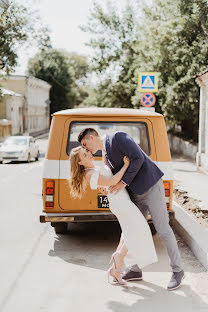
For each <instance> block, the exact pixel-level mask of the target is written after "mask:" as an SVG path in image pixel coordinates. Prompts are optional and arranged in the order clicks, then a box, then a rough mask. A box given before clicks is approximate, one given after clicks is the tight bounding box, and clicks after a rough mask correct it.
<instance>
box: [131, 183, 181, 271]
mask: <svg viewBox="0 0 208 312" xmlns="http://www.w3.org/2000/svg"><path fill="white" fill-rule="evenodd" d="M126 189H127V191H128V193H129V196H130V198H131V200H132V202H133V203H134V204H135V205H136V206H137V207H138V208H139V209H140V211H141V212H142V214H143V215H144V217H145V218H146V220H147V218H148V213H150V215H151V217H152V221H153V224H154V226H155V229H156V230H157V233H158V235H159V236H160V237H161V238H162V239H163V241H164V243H165V245H166V248H167V252H168V255H169V259H170V266H171V268H172V271H173V272H180V271H181V270H182V266H181V257H180V253H179V249H178V245H177V242H176V238H175V235H174V233H173V230H172V228H171V227H170V225H169V217H168V212H167V208H166V201H165V191H164V186H163V181H162V179H160V180H159V181H158V182H157V183H156V184H155V185H153V186H152V187H151V188H150V189H149V190H148V191H147V192H145V193H144V194H142V195H137V194H135V193H134V192H132V191H131V190H130V189H129V188H128V187H127V188H126ZM138 239H142V237H138ZM144 248H145V246H144ZM141 252H142V250H141ZM131 270H132V271H139V270H140V269H139V267H138V266H137V265H134V266H132V267H131Z"/></svg>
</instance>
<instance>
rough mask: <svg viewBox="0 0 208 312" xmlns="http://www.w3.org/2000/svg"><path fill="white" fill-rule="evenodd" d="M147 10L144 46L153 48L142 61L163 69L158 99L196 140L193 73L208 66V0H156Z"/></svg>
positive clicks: (196, 96) (170, 117)
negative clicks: (147, 24)
mask: <svg viewBox="0 0 208 312" xmlns="http://www.w3.org/2000/svg"><path fill="white" fill-rule="evenodd" d="M144 14H145V18H146V19H147V20H148V21H149V27H146V28H145V27H143V32H144V34H145V36H148V44H147V43H146V42H145V41H144V45H143V46H144V48H145V49H149V47H150V46H151V49H149V52H148V54H146V55H142V54H141V56H142V63H144V62H146V63H147V64H148V65H150V66H151V67H152V69H153V70H156V71H159V72H160V79H159V81H160V85H159V93H158V102H159V104H160V106H161V108H162V111H163V113H164V115H165V116H166V118H167V120H168V121H169V123H170V124H171V125H174V124H178V125H181V127H182V132H183V134H184V135H185V136H186V137H187V138H192V139H193V140H194V141H196V140H197V138H198V133H197V131H198V118H199V105H198V103H199V88H198V86H197V85H196V83H195V80H194V78H193V77H194V75H196V74H197V73H198V72H201V71H202V70H204V69H205V68H207V66H208V61H207V60H208V41H207V39H208V38H207V37H208V32H207V29H208V3H207V1H203V0H201V1H197V0H189V1H184V0H183V1H182V0H174V1H167V0H154V2H153V5H152V6H151V8H150V7H149V8H146V9H145V10H144ZM140 61H141V58H140Z"/></svg>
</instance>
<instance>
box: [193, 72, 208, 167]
mask: <svg viewBox="0 0 208 312" xmlns="http://www.w3.org/2000/svg"><path fill="white" fill-rule="evenodd" d="M195 78H196V79H195V81H196V83H197V84H198V85H199V87H200V106H199V143H198V152H197V156H196V162H197V166H198V167H201V168H202V169H204V170H205V171H207V172H208V69H207V70H205V71H204V72H202V73H200V74H198V75H196V76H195Z"/></svg>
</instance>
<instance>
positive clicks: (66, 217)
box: [40, 210, 175, 223]
mask: <svg viewBox="0 0 208 312" xmlns="http://www.w3.org/2000/svg"><path fill="white" fill-rule="evenodd" d="M168 214H169V219H170V220H172V219H174V217H175V213H174V211H172V210H170V211H168ZM97 221H117V218H116V216H115V215H114V214H113V213H112V212H108V211H103V212H76V213H72V212H71V213H44V212H43V213H41V215H40V222H41V223H46V222H54V223H55V222H97ZM148 222H151V216H149V218H148Z"/></svg>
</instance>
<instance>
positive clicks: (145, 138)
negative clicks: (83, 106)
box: [59, 117, 156, 212]
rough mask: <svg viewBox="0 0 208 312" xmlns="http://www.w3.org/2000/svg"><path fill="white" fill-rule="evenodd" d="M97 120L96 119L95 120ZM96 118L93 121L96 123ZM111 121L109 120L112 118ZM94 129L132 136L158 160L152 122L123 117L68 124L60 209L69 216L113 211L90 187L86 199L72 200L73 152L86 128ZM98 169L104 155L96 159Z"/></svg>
mask: <svg viewBox="0 0 208 312" xmlns="http://www.w3.org/2000/svg"><path fill="white" fill-rule="evenodd" d="M94 118H95V117H94ZM94 118H93V119H94ZM108 118H109V117H108ZM89 127H90V128H94V129H96V130H97V131H98V133H99V134H100V136H104V135H105V134H111V133H115V132H116V131H123V132H126V133H128V134H129V135H130V136H131V137H132V138H133V139H134V140H135V142H136V143H137V144H138V145H139V146H140V147H141V148H142V149H143V150H144V152H145V153H146V154H147V155H148V156H150V157H151V158H152V159H153V160H156V154H155V145H154V136H153V129H152V124H151V121H150V120H148V118H143V117H141V118H139V117H138V118H137V119H136V120H135V118H134V119H133V120H132V119H130V118H129V120H126V119H124V118H123V117H122V118H121V117H117V118H113V117H112V118H109V120H106V119H105V120H100V118H97V120H95V121H92V119H91V120H90V121H89V118H88V120H86V119H85V120H84V119H82V118H80V119H79V120H73V121H72V120H71V119H70V120H68V122H66V123H65V134H64V137H63V141H62V151H61V159H60V170H59V205H60V208H61V209H63V210H64V211H68V212H76V211H79V212H81V211H83V212H84V211H102V210H103V211H109V208H108V202H107V199H106V197H105V196H99V195H98V192H97V191H92V190H91V189H90V188H89V187H88V189H87V191H86V193H85V194H83V198H82V199H76V200H74V199H72V198H71V196H70V189H69V184H68V181H69V179H70V176H69V171H70V164H69V160H68V158H69V154H70V151H71V149H72V148H74V147H76V146H79V145H80V144H79V143H78V142H77V138H78V135H79V133H80V132H81V130H83V129H84V128H89ZM95 162H96V165H98V166H99V165H102V164H103V163H102V152H101V151H98V152H97V153H96V155H95Z"/></svg>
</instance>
